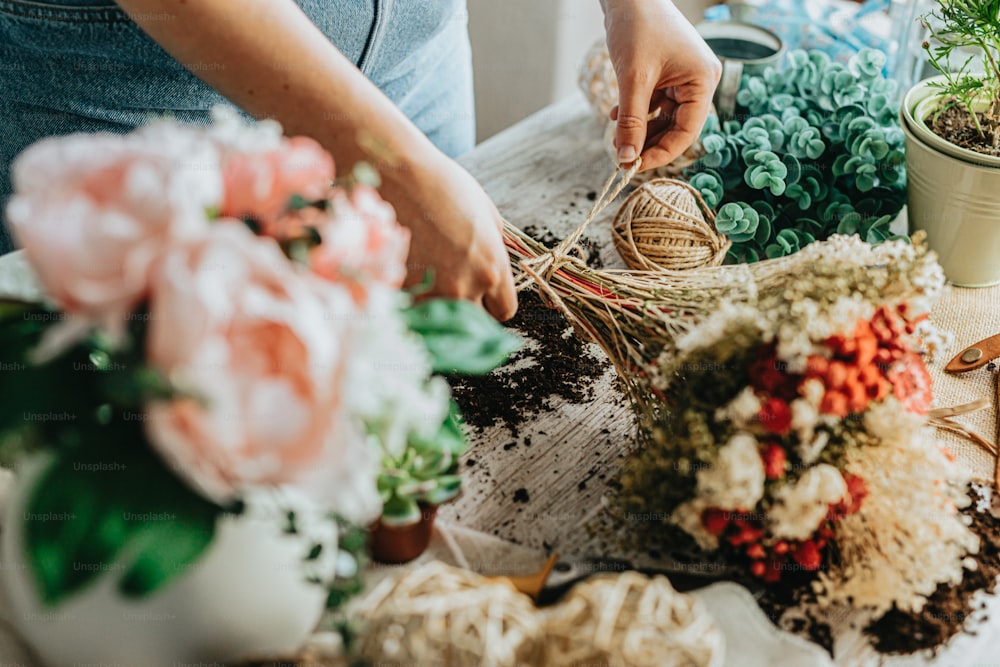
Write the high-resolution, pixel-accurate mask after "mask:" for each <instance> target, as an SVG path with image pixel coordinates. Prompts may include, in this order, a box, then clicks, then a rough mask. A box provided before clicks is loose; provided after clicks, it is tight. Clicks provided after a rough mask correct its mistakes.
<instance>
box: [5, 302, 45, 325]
mask: <svg viewBox="0 0 1000 667" xmlns="http://www.w3.org/2000/svg"><path fill="white" fill-rule="evenodd" d="M42 310H44V307H43V306H42V305H41V304H38V303H29V302H27V301H18V300H16V299H0V322H5V321H6V320H14V319H24V316H25V314H26V313H29V312H31V311H42Z"/></svg>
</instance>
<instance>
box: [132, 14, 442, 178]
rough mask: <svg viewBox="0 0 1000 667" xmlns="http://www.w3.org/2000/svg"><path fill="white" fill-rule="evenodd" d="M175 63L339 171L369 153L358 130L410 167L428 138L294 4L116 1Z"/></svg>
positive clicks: (428, 150)
mask: <svg viewBox="0 0 1000 667" xmlns="http://www.w3.org/2000/svg"><path fill="white" fill-rule="evenodd" d="M117 2H118V4H119V5H120V6H121V7H122V9H123V10H124V11H125V12H126V13H128V14H129V15H130V16H131V17H132V18H133V20H134V21H135V22H136V23H137V24H138V25H139V26H140V27H141V28H142V29H143V30H144V31H145V32H146V33H148V34H149V35H150V37H152V38H153V39H154V40H155V41H156V42H158V43H159V44H160V45H161V46H162V47H163V48H164V49H165V50H166V51H167V52H168V53H170V54H171V55H172V56H173V57H174V58H176V59H177V60H178V61H179V62H180V63H181V64H183V65H185V66H187V67H188V68H189V69H191V70H192V71H193V72H194V73H195V74H197V76H199V77H200V78H202V79H203V80H204V81H205V82H206V83H208V84H209V85H211V86H212V87H213V88H215V89H216V90H218V91H219V92H220V93H221V94H223V95H224V96H226V97H227V98H228V99H229V100H231V101H232V102H233V103H234V104H236V105H238V106H239V107H241V108H242V109H244V110H246V111H247V112H248V113H250V114H251V115H253V116H255V117H257V118H273V119H275V120H277V121H279V122H280V123H281V124H282V126H284V128H285V130H286V132H288V133H289V134H304V135H307V136H311V137H313V138H314V139H316V140H317V141H319V142H320V143H321V144H323V146H324V147H326V148H327V149H328V150H329V151H330V152H331V153H333V155H334V158H335V159H336V160H337V162H338V164H343V165H350V164H353V163H354V162H356V161H358V160H360V159H364V158H366V157H370V156H367V155H366V154H365V151H364V149H363V147H362V146H361V145H360V144H359V140H360V136H359V132H360V131H361V130H362V128H363V129H364V132H365V133H368V134H369V135H370V136H372V137H373V138H375V139H376V140H377V141H379V142H380V143H381V144H382V145H383V146H384V147H385V148H386V149H387V150H388V152H389V153H391V154H392V155H394V156H396V157H398V158H399V159H401V160H402V161H403V162H404V163H405V162H407V161H418V160H422V159H425V158H426V157H427V156H428V155H431V154H433V153H435V152H436V151H435V149H434V148H433V145H432V144H431V143H430V141H429V140H428V139H427V138H426V137H425V136H424V135H423V134H422V133H421V132H420V131H419V130H418V129H417V128H416V127H415V126H414V125H413V124H412V123H411V122H410V121H409V120H408V119H407V118H406V116H404V115H403V114H402V112H400V111H399V110H398V109H397V108H396V107H395V105H393V104H392V102H391V101H390V100H389V99H388V98H387V97H386V96H385V95H384V94H383V93H382V92H381V91H380V90H379V89H378V88H377V87H376V86H375V85H374V84H373V83H371V82H370V81H369V80H368V79H367V78H366V77H365V76H364V75H363V74H362V73H361V72H360V71H359V70H358V69H357V68H356V67H355V66H354V64H353V63H351V62H350V61H349V60H348V59H347V58H346V57H345V56H344V55H343V54H342V53H340V51H338V50H337V48H336V47H335V46H333V44H331V43H330V41H329V40H328V39H327V38H326V37H325V36H324V35H323V34H322V33H321V32H320V31H319V29H318V28H316V26H314V25H313V23H312V22H311V21H310V20H309V18H308V17H307V16H306V15H305V14H303V13H302V11H301V10H300V9H299V7H298V6H297V5H296V4H295V3H294V2H293V1H292V0H117Z"/></svg>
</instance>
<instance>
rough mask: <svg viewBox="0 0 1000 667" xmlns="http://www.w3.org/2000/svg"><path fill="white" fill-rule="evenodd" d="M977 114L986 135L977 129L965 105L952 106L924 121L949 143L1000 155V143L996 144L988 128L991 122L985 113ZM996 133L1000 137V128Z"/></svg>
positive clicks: (983, 152) (978, 151)
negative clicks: (981, 134) (987, 119)
mask: <svg viewBox="0 0 1000 667" xmlns="http://www.w3.org/2000/svg"><path fill="white" fill-rule="evenodd" d="M977 116H978V117H979V124H980V126H981V127H982V128H983V130H984V131H985V133H986V137H981V136H979V131H978V130H977V129H976V125H975V123H973V122H972V117H971V116H970V115H969V114H968V113H966V112H965V110H964V108H963V107H958V106H954V107H951V108H950V109H947V110H946V111H943V112H942V113H940V114H938V116H937V117H936V118H935V117H934V116H933V115H932V116H929V117H928V118H926V119H925V121H924V122H926V123H927V126H928V127H929V128H930V129H931V130H932V131H933V132H934V134H936V135H938V136H939V137H941V138H942V139H944V140H945V141H947V142H949V143H952V144H955V145H956V146H959V147H961V148H968V149H969V150H972V151H976V152H977V153H982V154H984V155H992V156H995V157H1000V145H994V143H993V137H992V136H990V132H989V131H988V129H987V128H988V127H989V124H988V123H987V121H986V118H985V116H984V114H981V113H980V114H977ZM996 134H997V136H998V137H1000V129H998V130H997V133H996Z"/></svg>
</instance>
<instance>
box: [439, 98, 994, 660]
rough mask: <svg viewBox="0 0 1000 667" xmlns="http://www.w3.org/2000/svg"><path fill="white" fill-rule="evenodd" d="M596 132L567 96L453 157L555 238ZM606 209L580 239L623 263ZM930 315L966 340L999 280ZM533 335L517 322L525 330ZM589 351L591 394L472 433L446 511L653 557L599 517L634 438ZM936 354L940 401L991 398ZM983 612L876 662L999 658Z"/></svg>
mask: <svg viewBox="0 0 1000 667" xmlns="http://www.w3.org/2000/svg"><path fill="white" fill-rule="evenodd" d="M602 135H603V132H602V130H601V128H600V127H598V125H597V124H596V123H595V122H594V120H593V116H592V113H591V111H590V108H589V107H588V106H587V104H586V102H585V101H584V100H583V98H582V97H581V96H575V97H571V98H569V99H567V100H565V101H563V102H560V103H557V104H555V105H553V106H550V107H548V108H546V109H543V110H542V111H540V112H538V113H537V114H535V115H533V116H531V117H530V118H528V119H526V120H524V121H522V122H521V123H519V124H517V125H515V126H514V127H512V128H510V129H508V130H506V131H505V132H503V133H501V134H499V135H497V136H495V137H493V138H492V139H490V140H488V141H487V142H485V143H483V144H481V145H480V146H478V147H477V148H476V149H475V150H474V151H473V152H472V153H470V154H469V155H467V156H465V157H464V158H463V159H462V160H460V161H461V162H462V163H463V164H464V165H465V166H466V167H467V168H468V169H469V171H471V172H472V173H473V174H474V175H475V176H476V177H477V178H478V179H479V180H480V182H481V183H482V184H483V185H484V187H485V188H486V190H487V191H488V192H489V194H490V195H491V196H492V197H493V198H494V200H495V201H496V203H497V206H498V207H499V208H500V211H501V212H502V213H503V215H504V216H505V217H506V218H507V219H508V220H510V221H511V222H512V223H514V224H515V225H517V226H519V227H526V226H528V225H533V226H535V227H536V228H546V227H547V228H548V229H549V230H551V231H552V232H553V234H555V235H556V236H557V237H560V238H562V237H564V236H566V235H567V234H568V233H569V232H570V231H572V230H573V229H575V228H576V226H577V225H579V224H580V223H581V222H582V221H583V220H584V218H585V217H586V214H587V212H588V210H589V208H590V205H591V201H590V200H589V199H588V197H587V195H588V193H593V191H595V190H599V189H600V187H601V186H602V185H603V184H604V182H605V181H606V180H607V178H608V177H609V176H610V174H611V173H612V171H613V163H612V161H611V158H610V156H609V154H608V152H607V150H606V148H605V147H604V145H603V141H602ZM615 211H617V205H612V206H610V207H609V208H608V209H607V210H606V211H605V212H604V213H603V214H602V215H601V216H600V217H599V218H598V219H597V220H595V221H594V223H592V224H591V226H590V227H589V229H588V231H587V232H586V236H588V237H589V238H590V239H592V240H593V241H595V242H596V244H597V245H598V246H599V247H600V249H601V256H602V260H603V261H604V264H605V265H606V266H608V267H618V268H621V267H623V264H622V262H621V259H620V258H619V257H618V255H617V253H616V251H615V250H614V247H613V244H612V242H611V235H610V220H611V218H613V216H614V213H615ZM934 316H935V318H937V319H938V320H939V322H940V323H941V324H942V325H944V326H947V327H949V328H951V329H952V330H953V331H956V342H957V343H958V345H960V346H963V347H964V346H965V345H966V344H968V343H972V342H975V341H976V340H979V339H980V338H982V337H984V336H985V335H989V334H993V333H997V332H1000V287H997V288H990V289H981V290H967V289H957V288H948V291H947V293H946V295H945V297H944V298H943V299H942V302H941V303H940V304H939V306H938V308H936V309H935V313H934ZM973 322H974V323H975V324H974V326H971V325H972V324H973ZM969 329H974V330H975V331H968V330H969ZM960 330H965V333H964V334H963V333H960ZM980 332H986V333H984V334H982V335H981V334H980ZM530 333H531V332H530V331H522V334H524V335H526V336H529V337H530ZM593 354H594V356H595V359H599V360H603V363H604V364H605V366H606V372H605V373H604V374H603V375H602V376H601V377H600V379H599V380H598V381H597V382H596V384H595V398H594V400H593V401H590V402H587V403H584V404H572V403H568V402H565V401H561V400H558V399H556V400H554V401H553V405H554V409H552V410H546V411H542V412H540V413H539V414H537V415H535V416H533V417H532V418H531V419H529V420H528V421H527V423H525V424H522V425H521V426H520V428H519V433H518V438H516V439H515V438H512V437H511V436H510V433H509V432H508V431H507V430H505V428H504V427H503V426H502V425H499V426H497V427H495V428H493V429H489V430H487V431H485V432H482V433H478V434H475V435H474V445H473V447H472V448H471V451H470V453H469V454H468V456H467V458H471V459H473V460H474V461H475V465H474V466H467V467H466V468H465V469H464V471H463V472H464V474H465V475H466V480H467V481H466V491H465V493H464V494H463V496H462V497H461V498H459V499H458V500H457V501H456V502H454V503H452V504H450V505H448V506H446V507H445V508H443V509H442V516H443V517H444V518H445V519H449V520H453V521H457V522H460V523H462V524H463V525H464V526H466V527H469V528H472V529H475V530H478V531H482V532H484V533H487V534H490V535H494V536H497V537H500V538H502V539H504V540H510V541H513V542H516V543H519V544H522V545H526V546H530V547H533V548H536V549H539V550H543V551H546V552H548V551H556V552H558V553H559V554H560V555H561V556H563V557H569V558H586V557H591V556H606V557H623V558H628V559H629V560H632V561H633V562H636V563H638V564H655V562H656V559H655V558H653V557H652V556H650V555H649V554H637V553H630V552H628V551H627V550H624V549H623V548H622V547H621V546H619V538H620V533H617V532H616V530H615V529H614V528H612V527H611V522H609V521H608V514H609V512H608V505H609V503H608V501H609V499H610V497H611V495H612V494H613V492H614V490H613V489H612V488H611V487H610V486H609V484H608V482H610V481H612V480H613V479H614V478H615V476H616V474H617V471H618V470H619V464H620V461H621V457H622V456H623V453H624V451H625V449H626V447H628V445H629V444H630V443H631V442H633V441H634V433H633V428H634V422H633V419H632V415H631V411H630V408H629V406H628V403H627V402H626V400H625V397H624V396H623V394H622V392H621V391H620V390H619V389H618V387H617V385H616V382H615V376H614V371H613V369H612V368H611V366H610V362H608V361H607V359H606V357H604V356H603V354H602V353H601V352H600V351H599V350H598V349H597V348H596V346H594V348H593ZM945 361H947V360H945V359H942V360H937V361H936V362H935V363H934V364H932V366H931V372H932V375H934V379H935V382H936V386H937V390H938V404H939V405H943V404H950V405H955V404H958V403H961V402H964V401H966V400H972V399H974V398H979V397H980V396H983V395H987V396H989V395H991V394H989V393H986V394H984V393H983V392H984V387H985V386H987V385H989V386H992V385H990V380H989V379H987V378H984V376H983V375H979V376H976V377H974V378H953V377H948V376H943V374H942V373H941V371H940V368H941V366H943V364H944V362H945ZM536 363H537V364H538V368H539V372H545V360H544V359H537V360H536ZM599 363H600V362H599ZM942 393H944V394H947V397H948V400H947V401H946V402H942V400H941V399H942ZM966 423H968V424H969V425H970V426H971V427H973V428H975V429H977V430H978V431H979V432H980V433H982V434H984V435H985V436H986V437H987V438H988V439H990V440H993V439H994V433H995V431H994V429H995V424H996V412H995V410H990V411H983V412H981V413H979V414H977V415H975V416H970V417H968V418H966ZM945 439H947V438H945ZM529 442H530V446H526V443H529ZM952 442H955V441H952ZM515 443H516V444H515ZM955 444H956V449H957V451H958V454H959V458H960V459H961V460H962V461H963V463H965V464H966V465H967V466H968V467H969V468H970V470H972V471H973V473H974V474H975V475H976V476H977V477H979V478H983V479H989V478H990V477H991V475H992V466H993V461H992V459H991V457H989V456H988V455H986V454H985V453H983V452H981V451H979V450H977V449H976V448H975V447H971V446H969V445H967V444H965V443H955ZM521 490H523V491H521ZM519 491H521V492H520V493H518V501H519V502H516V501H515V499H514V496H515V493H517V492H519ZM525 498H527V500H525ZM618 528H619V529H621V526H619V527H618ZM991 609H992V615H993V617H994V620H993V621H992V622H991V623H990V625H989V626H983V627H981V628H980V630H979V636H978V637H971V636H963V637H961V638H959V639H958V640H956V641H955V642H953V643H952V645H951V646H949V649H948V650H947V651H945V652H942V653H941V655H939V657H938V658H937V659H936V660H930V659H927V658H919V657H910V658H901V659H892V660H886V661H885V662H884V663H883V664H885V665H899V666H903V665H942V666H943V665H949V666H950V665H956V666H957V665H974V664H977V662H978V663H979V664H982V665H987V664H991V665H1000V658H997V657H996V656H997V655H998V654H1000V603H998V601H997V600H996V599H994V600H991ZM990 629H993V632H990ZM835 634H836V636H837V642H836V654H837V655H836V659H837V663H838V664H841V665H851V666H854V665H868V664H878V657H877V656H876V655H875V654H874V652H873V651H872V650H871V649H870V648H868V647H867V645H866V642H865V641H864V639H863V638H862V637H861V636H860V635H859V634H858V633H857V632H856V631H853V630H852V629H851V628H850V620H849V619H846V618H845V619H844V622H843V624H841V626H840V627H838V628H837V632H836V633H835ZM989 635H994V636H992V637H991V636H989ZM977 656H978V657H977Z"/></svg>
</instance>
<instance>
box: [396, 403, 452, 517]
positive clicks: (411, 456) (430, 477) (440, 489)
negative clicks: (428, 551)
mask: <svg viewBox="0 0 1000 667" xmlns="http://www.w3.org/2000/svg"><path fill="white" fill-rule="evenodd" d="M466 447H467V442H466V439H465V434H464V433H463V432H462V424H461V419H460V417H459V413H458V408H457V406H456V405H455V404H454V403H452V406H451V410H450V411H449V413H448V417H447V418H446V419H445V421H444V423H443V424H442V425H441V428H440V429H439V430H438V432H437V434H436V435H435V436H434V437H433V438H429V439H423V438H419V437H415V436H413V437H411V438H410V439H409V441H408V442H407V446H406V449H405V450H404V451H403V452H402V454H400V455H399V456H388V455H387V456H386V457H385V458H384V459H383V462H382V473H381V474H380V475H379V478H378V490H379V494H380V495H381V496H382V522H383V523H385V524H387V525H391V526H402V525H408V524H412V523H416V522H417V521H419V520H420V505H422V504H423V505H428V506H433V505H440V504H442V503H445V502H448V501H449V500H451V499H452V498H454V497H455V496H457V495H458V494H459V493H460V492H461V490H462V478H461V477H460V476H459V475H458V459H459V457H460V456H461V455H462V453H463V452H464V451H465V449H466Z"/></svg>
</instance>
